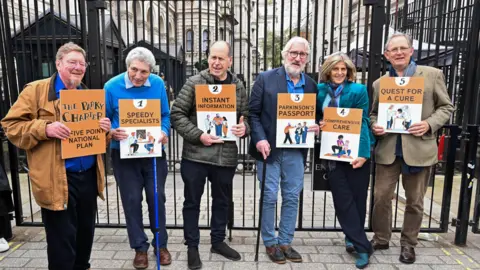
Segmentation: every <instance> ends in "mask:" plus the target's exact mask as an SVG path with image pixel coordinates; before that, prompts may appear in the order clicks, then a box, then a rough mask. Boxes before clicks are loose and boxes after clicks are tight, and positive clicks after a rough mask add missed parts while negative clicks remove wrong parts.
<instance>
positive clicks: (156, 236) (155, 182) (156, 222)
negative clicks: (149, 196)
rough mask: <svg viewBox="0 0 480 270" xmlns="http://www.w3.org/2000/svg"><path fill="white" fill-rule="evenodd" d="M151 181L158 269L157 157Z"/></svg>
mask: <svg viewBox="0 0 480 270" xmlns="http://www.w3.org/2000/svg"><path fill="white" fill-rule="evenodd" d="M153 183H154V186H155V190H154V193H153V194H154V196H153V199H154V201H155V239H156V240H155V247H156V249H155V250H156V254H155V255H156V257H157V269H158V270H160V248H159V242H158V241H160V240H159V233H158V230H159V228H158V183H157V158H156V157H154V158H153Z"/></svg>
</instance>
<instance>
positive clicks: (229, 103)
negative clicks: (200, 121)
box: [195, 84, 237, 112]
mask: <svg viewBox="0 0 480 270" xmlns="http://www.w3.org/2000/svg"><path fill="white" fill-rule="evenodd" d="M195 101H196V104H197V112H219V111H221V112H236V111H237V95H236V87H235V85H234V84H210V85H207V84H201V85H195Z"/></svg>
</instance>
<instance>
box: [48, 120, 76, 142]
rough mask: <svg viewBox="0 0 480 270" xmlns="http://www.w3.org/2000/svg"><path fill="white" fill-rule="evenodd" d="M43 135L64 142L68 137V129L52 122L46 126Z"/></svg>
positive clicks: (61, 124)
mask: <svg viewBox="0 0 480 270" xmlns="http://www.w3.org/2000/svg"><path fill="white" fill-rule="evenodd" d="M45 133H46V134H47V137H48V138H57V139H60V140H65V139H66V138H68V137H69V136H70V129H69V128H68V127H67V126H65V125H64V124H63V123H60V122H53V123H50V124H48V125H47V127H46V128H45Z"/></svg>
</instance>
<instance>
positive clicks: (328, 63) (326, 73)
mask: <svg viewBox="0 0 480 270" xmlns="http://www.w3.org/2000/svg"><path fill="white" fill-rule="evenodd" d="M340 62H343V63H345V66H347V80H348V81H351V82H355V80H356V78H357V69H356V68H355V65H354V64H353V62H352V60H351V59H350V57H348V55H346V54H345V53H343V52H336V53H333V54H331V55H330V56H329V57H328V58H327V60H325V62H324V63H323V65H322V71H321V73H320V81H322V82H328V81H330V74H331V73H332V70H333V68H334V67H335V65H337V64H338V63H340Z"/></svg>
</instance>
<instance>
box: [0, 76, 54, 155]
mask: <svg viewBox="0 0 480 270" xmlns="http://www.w3.org/2000/svg"><path fill="white" fill-rule="evenodd" d="M37 100H38V97H37V94H36V89H35V88H34V87H33V86H31V85H27V86H25V88H24V89H23V91H22V92H21V93H20V95H19V96H18V99H17V101H16V102H15V103H14V104H13V106H12V107H11V108H10V110H9V111H8V113H7V116H5V118H3V120H2V127H3V129H4V130H5V135H6V136H7V138H8V139H9V140H10V142H12V143H13V144H14V145H15V146H17V147H18V148H21V149H24V150H29V149H32V148H33V147H35V146H36V145H37V144H38V143H39V142H40V141H43V140H48V139H49V138H48V137H47V134H46V132H45V129H46V127H47V124H49V123H51V122H52V121H50V120H46V119H38V118H37V111H38V102H37Z"/></svg>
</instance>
